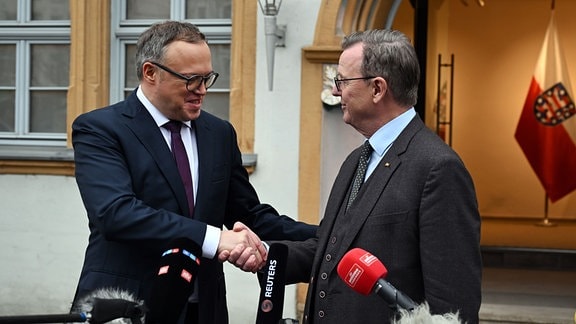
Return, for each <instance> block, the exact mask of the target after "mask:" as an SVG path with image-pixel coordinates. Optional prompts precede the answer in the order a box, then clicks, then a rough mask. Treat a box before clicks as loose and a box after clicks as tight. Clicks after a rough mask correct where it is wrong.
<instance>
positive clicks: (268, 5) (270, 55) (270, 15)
mask: <svg viewBox="0 0 576 324" xmlns="http://www.w3.org/2000/svg"><path fill="white" fill-rule="evenodd" d="M258 3H259V4H260V9H262V13H263V14H264V32H265V35H266V61H267V62H268V90H270V91H272V86H273V84H274V50H275V47H285V46H286V44H285V42H284V37H285V36H286V25H277V24H276V17H277V16H278V11H280V5H281V4H282V0H279V1H276V0H258Z"/></svg>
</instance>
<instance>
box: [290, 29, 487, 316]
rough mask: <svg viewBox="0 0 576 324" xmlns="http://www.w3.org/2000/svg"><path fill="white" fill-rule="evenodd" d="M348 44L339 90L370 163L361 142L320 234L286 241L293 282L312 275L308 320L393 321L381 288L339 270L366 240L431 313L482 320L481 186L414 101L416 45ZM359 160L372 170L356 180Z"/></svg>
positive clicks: (391, 275) (377, 40)
mask: <svg viewBox="0 0 576 324" xmlns="http://www.w3.org/2000/svg"><path fill="white" fill-rule="evenodd" d="M342 45H343V52H342V54H341V56H340V59H339V63H338V75H337V77H336V79H335V80H334V81H335V87H334V88H333V94H334V95H336V96H340V97H341V99H342V100H341V102H342V111H343V117H342V118H343V120H344V122H346V123H347V124H350V125H351V126H352V127H354V128H355V129H356V130H357V131H358V132H359V133H361V134H362V135H363V136H364V137H365V138H366V142H365V144H366V145H367V144H369V146H366V147H367V151H368V154H367V158H366V159H367V161H366V159H365V160H361V159H360V155H361V151H362V148H358V149H356V150H354V151H353V152H352V153H351V154H350V155H349V156H348V157H347V158H346V160H345V161H344V163H343V164H342V167H341V169H340V171H339V173H338V175H337V177H336V180H335V182H334V185H333V187H332V191H331V193H330V196H329V199H328V203H327V206H326V211H325V214H324V218H323V219H322V221H321V223H320V227H319V229H318V233H317V237H316V238H314V239H310V240H307V241H304V242H285V243H286V244H287V245H288V246H289V261H288V265H289V269H287V275H288V278H287V279H288V280H289V281H290V282H298V281H308V282H309V286H308V294H307V298H306V306H305V310H304V318H303V322H304V323H314V324H318V323H347V324H353V323H362V324H367V323H390V321H391V319H392V318H393V317H394V316H395V311H394V309H393V308H390V307H388V304H387V303H385V302H384V301H383V300H381V299H380V297H378V296H377V295H375V294H371V295H369V296H365V295H362V294H359V293H356V292H355V291H353V290H352V289H351V288H350V287H348V286H347V285H346V284H345V283H344V281H343V280H341V279H340V278H339V276H338V273H337V270H336V269H337V265H338V263H339V262H340V260H341V259H342V257H343V256H344V254H345V253H346V252H347V251H349V250H350V249H352V248H356V247H357V248H362V249H364V250H366V251H368V252H370V253H372V254H373V255H374V256H376V257H377V258H378V259H379V260H381V261H382V262H383V263H384V265H385V266H386V267H387V269H388V276H387V278H386V280H387V281H389V282H390V283H391V284H392V285H394V286H395V287H396V288H397V289H398V290H400V291H402V292H404V293H405V294H406V295H408V296H409V297H411V298H412V299H413V300H414V301H416V302H417V303H423V302H424V301H426V302H428V304H429V305H430V310H431V312H432V313H435V314H444V313H452V312H459V315H460V317H461V319H462V320H464V321H466V322H467V323H469V324H473V323H478V311H479V308H480V302H481V273H482V262H481V256H480V243H479V242H480V217H479V213H478V206H477V200H476V194H475V190H474V184H473V181H472V178H471V176H470V174H469V173H468V171H467V170H466V168H465V166H464V164H463V162H462V161H461V159H460V158H459V157H458V155H457V154H456V153H455V152H454V151H453V150H452V149H451V148H450V147H449V146H448V145H446V144H445V143H444V142H443V141H442V140H441V139H440V138H439V137H438V136H437V135H436V134H434V133H433V132H432V131H430V130H429V129H428V128H426V126H425V124H424V123H423V122H422V120H421V119H420V118H419V117H418V115H417V114H416V112H415V110H414V108H413V106H414V104H415V103H416V97H417V89H418V81H419V77H420V71H419V64H418V59H417V57H416V53H415V51H414V48H413V47H412V45H411V43H410V40H409V39H408V38H407V37H406V36H405V35H403V34H402V33H400V32H398V31H390V30H371V31H366V32H356V33H353V34H351V35H349V36H347V37H345V38H344V40H343V44H342ZM362 147H364V145H363V146H362ZM360 165H366V166H367V168H366V169H365V171H361V172H360V176H359V177H358V178H359V181H358V184H357V185H356V186H354V185H353V183H354V179H355V174H356V173H358V170H357V169H361V168H360ZM362 172H365V173H364V174H362ZM358 186H359V189H358ZM351 196H355V198H354V197H351Z"/></svg>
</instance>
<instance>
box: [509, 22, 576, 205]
mask: <svg viewBox="0 0 576 324" xmlns="http://www.w3.org/2000/svg"><path fill="white" fill-rule="evenodd" d="M575 114H576V107H575V106H574V92H573V90H572V87H571V85H570V80H569V78H568V69H567V68H566V62H565V60H564V56H563V55H562V52H561V49H560V44H559V42H558V35H557V33H556V23H555V21H554V10H552V15H551V17H550V23H549V24H548V29H547V30H546V37H544V44H543V45H542V49H541V50H540V56H539V57H538V62H537V64H536V70H535V71H534V75H533V77H532V82H531V83H530V89H529V90H528V95H527V96H526V101H525V102H524V109H522V114H521V115H520V120H519V121H518V126H517V127H516V133H515V134H514V137H515V138H516V141H518V144H519V145H520V147H521V148H522V151H523V152H524V155H526V158H527V159H528V162H529V163H530V166H532V169H533V170H534V172H535V173H536V175H537V176H538V179H539V180H540V182H541V183H542V186H543V187H544V190H545V191H546V194H547V195H548V197H549V198H550V201H552V202H555V201H557V200H558V199H560V198H562V197H564V196H566V195H567V194H569V193H570V192H572V191H573V190H574V189H576V116H574V115H575Z"/></svg>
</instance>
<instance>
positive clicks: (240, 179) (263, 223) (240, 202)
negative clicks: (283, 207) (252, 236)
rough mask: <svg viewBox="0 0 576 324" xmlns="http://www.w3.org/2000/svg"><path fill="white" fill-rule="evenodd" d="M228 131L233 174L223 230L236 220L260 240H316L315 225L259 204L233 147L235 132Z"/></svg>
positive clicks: (231, 128)
mask: <svg viewBox="0 0 576 324" xmlns="http://www.w3.org/2000/svg"><path fill="white" fill-rule="evenodd" d="M229 129H230V133H231V137H230V143H232V144H231V146H232V170H231V172H232V174H231V177H230V189H229V204H228V205H229V207H228V214H229V215H228V217H227V221H226V222H225V225H226V227H228V228H232V226H233V223H234V222H235V221H241V222H243V223H245V224H246V225H247V226H249V227H250V228H251V229H252V230H253V231H254V232H255V233H256V234H257V235H258V236H259V237H260V239H262V240H292V241H301V240H306V239H308V238H312V237H315V235H316V229H317V226H316V225H312V224H307V223H304V222H300V221H296V220H294V219H293V218H291V217H289V216H286V215H280V214H279V213H278V211H276V209H274V208H273V207H272V206H270V205H269V204H265V203H261V202H260V200H259V198H258V195H257V193H256V190H255V189H254V187H253V186H252V184H250V182H249V178H248V173H247V171H246V169H245V168H244V166H242V154H241V153H240V149H239V148H238V145H237V144H236V143H237V138H236V132H235V131H234V128H233V127H232V126H231V125H230V127H229Z"/></svg>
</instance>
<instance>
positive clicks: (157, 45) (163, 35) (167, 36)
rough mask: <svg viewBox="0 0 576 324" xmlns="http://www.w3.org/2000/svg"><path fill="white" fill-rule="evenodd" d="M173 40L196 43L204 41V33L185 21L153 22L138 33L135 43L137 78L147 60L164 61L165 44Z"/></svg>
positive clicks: (139, 77)
mask: <svg viewBox="0 0 576 324" xmlns="http://www.w3.org/2000/svg"><path fill="white" fill-rule="evenodd" d="M175 41H184V42H188V43H192V44H198V43H202V42H206V35H204V34H203V33H202V32H201V31H200V29H198V27H196V25H194V24H191V23H187V22H179V21H171V20H168V21H164V22H159V23H155V24H153V25H152V26H150V28H148V29H147V30H145V31H144V32H143V33H142V34H141V35H140V37H139V38H138V42H137V43H136V74H137V76H138V80H142V65H143V64H144V63H145V62H148V61H154V62H158V63H164V62H163V58H164V52H165V51H166V46H168V45H169V44H170V43H172V42H175Z"/></svg>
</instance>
